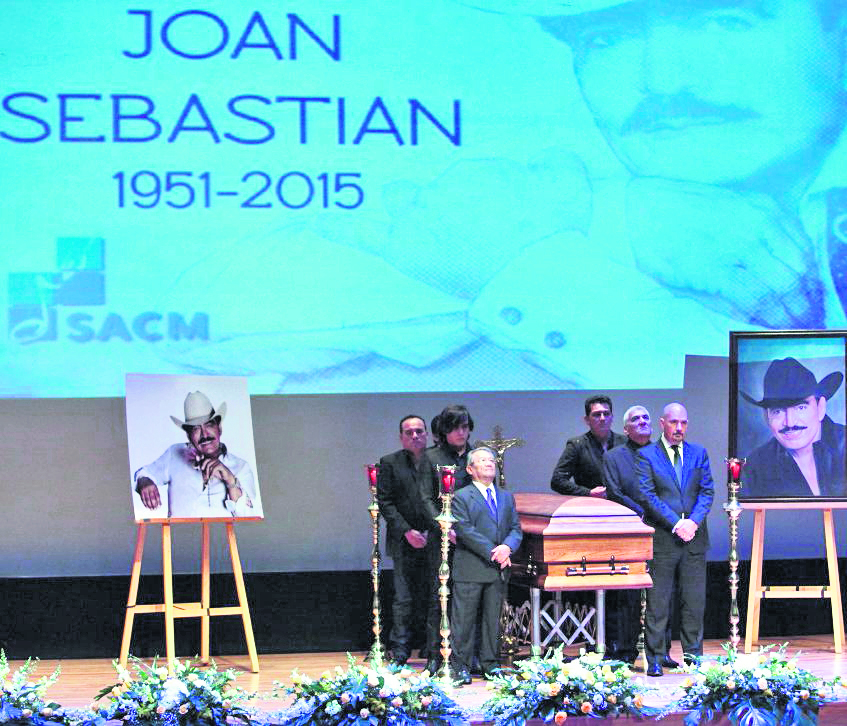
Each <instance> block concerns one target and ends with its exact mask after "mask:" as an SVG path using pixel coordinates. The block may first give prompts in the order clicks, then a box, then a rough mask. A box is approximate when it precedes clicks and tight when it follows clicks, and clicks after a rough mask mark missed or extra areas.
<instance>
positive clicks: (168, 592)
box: [162, 522, 176, 675]
mask: <svg viewBox="0 0 847 726" xmlns="http://www.w3.org/2000/svg"><path fill="white" fill-rule="evenodd" d="M162 579H163V589H164V592H165V652H166V653H167V656H168V670H169V671H170V673H171V675H173V673H174V661H176V648H175V646H174V580H173V564H172V562H171V525H170V524H169V523H167V522H166V523H163V524H162Z"/></svg>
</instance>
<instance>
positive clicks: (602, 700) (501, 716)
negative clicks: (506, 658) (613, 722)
mask: <svg viewBox="0 0 847 726" xmlns="http://www.w3.org/2000/svg"><path fill="white" fill-rule="evenodd" d="M631 676H632V672H631V671H630V669H629V667H628V666H627V665H626V664H623V663H620V662H617V661H615V662H612V661H603V660H602V655H601V654H599V653H590V654H585V653H584V651H583V652H582V654H581V655H580V657H579V658H577V659H575V660H571V661H567V662H566V658H565V657H564V655H563V652H562V646H560V647H558V648H556V649H555V650H553V651H551V652H549V653H548V654H547V655H546V656H545V657H544V658H541V657H538V656H535V657H532V658H528V659H527V660H520V661H517V662H516V663H515V665H514V669H513V670H504V671H502V672H500V673H499V674H497V675H496V676H494V678H492V679H491V680H490V682H489V684H488V685H489V688H490V689H491V690H493V691H494V695H492V696H491V698H489V699H488V700H487V701H486V702H485V703H484V704H483V707H482V708H483V712H484V714H485V716H486V718H489V719H492V720H493V721H494V723H495V726H523V725H524V724H525V723H526V721H527V720H528V719H531V718H538V719H542V720H544V721H547V722H550V721H553V722H555V723H556V725H557V726H560V725H561V724H562V723H564V722H565V720H567V718H568V716H578V715H588V716H597V717H601V716H620V715H624V714H630V715H634V716H649V715H652V712H653V709H650V708H648V707H645V706H644V693H646V692H647V691H648V690H650V689H648V688H647V686H645V685H644V683H643V682H642V681H641V679H633V678H632V677H631Z"/></svg>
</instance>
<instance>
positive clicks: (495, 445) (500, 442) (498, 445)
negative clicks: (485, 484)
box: [474, 424, 526, 489]
mask: <svg viewBox="0 0 847 726" xmlns="http://www.w3.org/2000/svg"><path fill="white" fill-rule="evenodd" d="M525 443H526V441H524V440H523V439H504V438H503V428H502V427H501V426H500V424H497V426H495V427H494V436H493V437H492V438H490V439H483V440H480V441H476V442H474V447H477V446H487V447H488V448H489V449H491V450H492V451H493V452H494V455H495V457H496V461H497V471H499V472H500V486H501V487H503V488H504V489H505V488H506V474H505V472H504V466H503V454H505V453H506V451H507V450H508V449H511V448H512V447H513V446H515V447H521V446H523V445H524V444H525Z"/></svg>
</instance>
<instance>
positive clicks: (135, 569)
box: [118, 522, 147, 668]
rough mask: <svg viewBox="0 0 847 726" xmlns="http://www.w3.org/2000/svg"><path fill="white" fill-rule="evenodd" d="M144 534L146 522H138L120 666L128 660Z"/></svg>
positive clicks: (123, 665)
mask: <svg viewBox="0 0 847 726" xmlns="http://www.w3.org/2000/svg"><path fill="white" fill-rule="evenodd" d="M146 534H147V524H146V523H144V522H139V524H138V532H137V533H136V535H135V554H134V555H133V557H132V569H131V573H132V574H131V576H130V578H129V595H127V599H126V614H125V615H124V635H123V638H122V639H121V655H120V658H119V659H118V662H119V663H120V665H121V667H122V668H126V664H127V661H128V660H129V645H130V642H131V641H132V626H133V624H134V622H135V604H136V603H137V602H138V582H139V580H140V579H141V558H142V556H143V555H144V537H145V535H146Z"/></svg>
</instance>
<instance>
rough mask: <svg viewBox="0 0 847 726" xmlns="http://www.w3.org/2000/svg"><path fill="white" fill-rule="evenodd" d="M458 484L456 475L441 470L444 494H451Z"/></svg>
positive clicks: (447, 470)
mask: <svg viewBox="0 0 847 726" xmlns="http://www.w3.org/2000/svg"><path fill="white" fill-rule="evenodd" d="M455 484H456V475H455V474H454V473H453V472H452V471H450V470H449V469H442V470H441V492H442V494H450V493H451V492H452V491H453V487H454V485H455Z"/></svg>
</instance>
